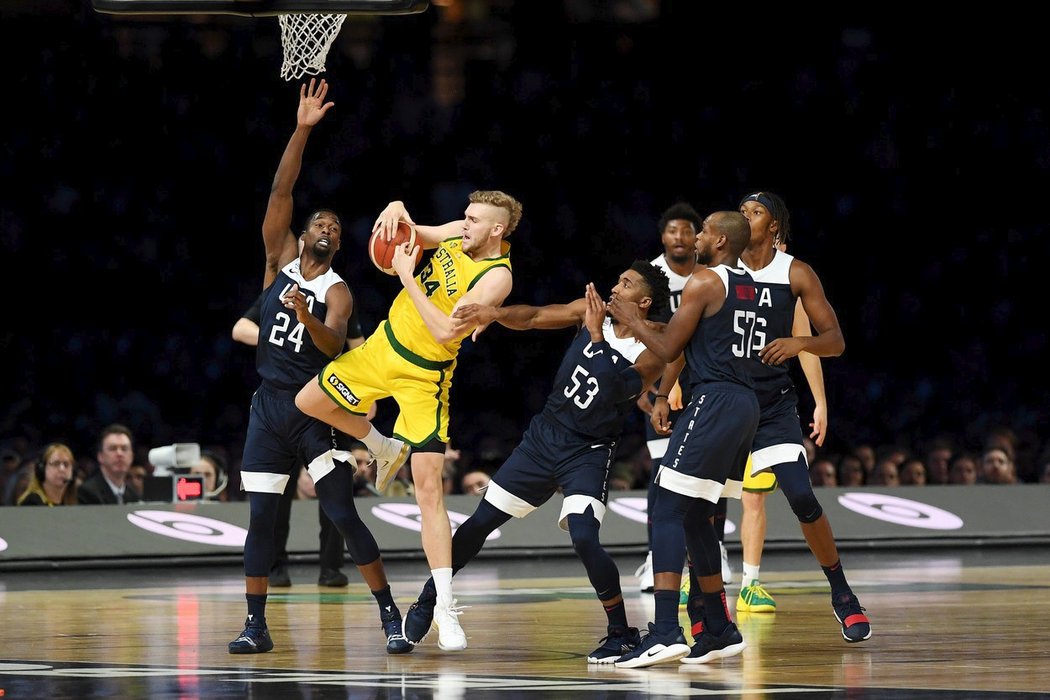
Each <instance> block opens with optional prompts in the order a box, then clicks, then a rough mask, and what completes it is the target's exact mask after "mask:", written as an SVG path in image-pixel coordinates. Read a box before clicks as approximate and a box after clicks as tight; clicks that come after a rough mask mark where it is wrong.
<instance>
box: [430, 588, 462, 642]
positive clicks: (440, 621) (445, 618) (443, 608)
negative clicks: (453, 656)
mask: <svg viewBox="0 0 1050 700" xmlns="http://www.w3.org/2000/svg"><path fill="white" fill-rule="evenodd" d="M462 614H463V608H460V607H457V606H456V599H455V598H452V599H451V600H441V598H438V599H437V603H436V604H435V605H434V626H435V627H437V631H438V646H439V647H440V648H441V649H443V650H445V651H460V650H461V649H466V648H467V635H466V634H465V633H464V632H463V628H462V627H460V626H459V616H460V615H462Z"/></svg>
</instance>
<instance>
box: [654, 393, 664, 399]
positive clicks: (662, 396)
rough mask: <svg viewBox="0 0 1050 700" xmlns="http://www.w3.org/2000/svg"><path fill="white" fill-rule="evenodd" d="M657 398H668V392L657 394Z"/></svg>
mask: <svg viewBox="0 0 1050 700" xmlns="http://www.w3.org/2000/svg"><path fill="white" fill-rule="evenodd" d="M656 398H658V399H666V398H667V394H657V395H656Z"/></svg>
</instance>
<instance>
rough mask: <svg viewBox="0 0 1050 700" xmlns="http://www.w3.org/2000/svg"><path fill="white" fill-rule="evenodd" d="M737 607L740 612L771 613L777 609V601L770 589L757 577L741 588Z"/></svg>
mask: <svg viewBox="0 0 1050 700" xmlns="http://www.w3.org/2000/svg"><path fill="white" fill-rule="evenodd" d="M736 609H737V611H738V612H752V613H771V612H776V611H777V601H775V600H773V596H771V595H769V591H767V590H766V589H765V588H764V587H763V586H762V584H761V583H759V582H758V579H755V580H753V581H751V583H749V584H747V585H746V586H744V587H743V588H741V589H740V595H739V596H737V599H736Z"/></svg>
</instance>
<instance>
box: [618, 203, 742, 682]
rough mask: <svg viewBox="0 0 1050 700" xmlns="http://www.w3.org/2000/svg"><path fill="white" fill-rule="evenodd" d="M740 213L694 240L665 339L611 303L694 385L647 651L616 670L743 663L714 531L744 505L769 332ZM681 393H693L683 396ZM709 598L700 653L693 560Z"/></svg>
mask: <svg viewBox="0 0 1050 700" xmlns="http://www.w3.org/2000/svg"><path fill="white" fill-rule="evenodd" d="M749 237H750V235H749V229H748V225H747V219H745V218H744V217H743V215H742V214H740V213H739V212H729V211H720V212H715V213H713V214H711V215H710V216H708V217H707V218H706V219H704V222H703V226H702V228H701V230H700V235H699V236H697V238H696V256H697V262H698V263H699V264H700V265H703V266H705V267H704V268H702V269H698V270H696V271H695V272H693V274H692V276H691V277H690V279H689V281H688V282H687V283H686V285H685V289H683V290H682V303H681V305H680V306H679V307H678V309H677V310H676V311H675V313H674V315H673V316H671V320H670V321H669V322H668V324H667V327H666V328H665V329H664V331H663V333H658V332H656V331H654V330H652V329H651V328H649V327H648V324H646V323H645V319H644V318H642V317H641V315H640V314H638V312H637V309H635V308H632V307H631V306H630V305H629V304H624V303H621V302H620V301H619V300H618V299H616V298H613V299H611V300H610V301H609V310H610V312H611V313H612V315H613V318H614V319H616V320H618V321H620V322H621V323H623V324H624V325H625V326H627V327H628V328H630V329H631V332H632V333H633V334H634V336H635V337H636V338H638V339H639V340H641V341H642V342H643V343H645V345H646V347H647V348H649V349H650V350H651V351H652V352H653V353H655V354H656V355H658V356H659V357H660V358H661V359H663V360H665V361H667V362H671V361H673V360H675V359H677V358H678V356H679V355H680V354H682V352H683V351H684V352H685V361H686V363H687V364H688V366H689V369H690V371H691V375H690V376H691V377H692V381H693V385H692V387H691V391H690V396H691V397H692V399H691V401H690V402H689V405H688V406H687V407H686V409H685V415H684V416H683V419H681V420H679V421H678V422H677V423H676V424H675V426H674V430H673V432H672V434H671V441H670V444H669V446H668V450H667V454H668V455H671V458H666V457H665V459H664V463H663V464H661V466H660V471H659V472H658V473H657V475H656V482H657V485H658V487H659V488H658V490H657V493H656V499H655V503H654V508H653V514H652V520H653V541H652V543H653V571H654V576H653V578H654V589H653V596H654V598H655V599H656V600H655V602H656V616H655V620H654V621H653V622H651V623H650V624H649V633H648V634H647V635H646V636H645V637H643V638H642V641H641V644H639V645H638V647H637V648H635V649H634V650H632V651H629V652H627V653H626V654H624V655H622V656H620V657H619V658H617V659H616V661H615V662H614V663H615V664H616V666H617V667H623V668H640V667H644V666H651V665H654V664H659V663H666V662H670V661H676V660H678V659H681V658H683V657H688V658H686V660H685V662H686V663H705V662H707V661H710V660H712V659H714V658H723V657H727V656H732V655H734V654H738V653H740V652H741V651H742V650H743V649H744V647H745V646H746V644H745V643H744V640H743V638H742V637H741V636H740V632H739V631H738V630H737V628H736V625H734V624H733V622H732V620H731V618H730V615H729V609H728V607H727V606H726V603H725V584H723V583H722V572H721V555H720V553H719V547H718V535H717V533H716V532H715V527H714V525H713V524H712V518H713V516H714V512H715V507H716V504H717V503H718V499H719V498H721V497H723V496H729V497H735V498H739V496H740V486H741V480H742V478H743V472H744V465H745V464H746V462H747V457H748V451H749V450H750V448H751V441H752V439H753V438H754V435H755V430H756V428H757V427H758V399H757V398H756V397H755V392H754V389H753V386H754V380H753V378H752V369H751V367H750V365H751V360H750V356H751V355H752V353H755V354H757V351H756V350H755V349H754V342H753V337H754V333H755V331H756V330H757V329H760V328H761V319H760V318H758V304H757V300H756V296H755V286H754V281H753V280H752V279H751V276H750V275H748V274H747V273H746V272H745V271H743V270H741V269H738V268H737V267H736V266H737V264H738V256H739V255H740V253H741V252H742V251H743V250H744V248H745V247H746V246H747V243H748V239H749ZM683 393H685V392H684V391H683ZM687 546H688V550H689V556H690V559H691V560H692V562H693V566H694V568H695V569H696V573H697V577H698V579H699V584H700V589H701V590H702V591H703V596H704V603H705V605H704V629H703V630H702V631H701V633H700V634H699V635H698V636H696V637H695V641H696V643H695V644H694V646H693V648H692V650H690V648H689V646H688V645H687V644H686V642H685V637H684V636H683V634H682V628H681V626H680V625H679V624H678V589H679V585H680V584H681V578H682V566H683V564H684V563H685V551H686V547H687Z"/></svg>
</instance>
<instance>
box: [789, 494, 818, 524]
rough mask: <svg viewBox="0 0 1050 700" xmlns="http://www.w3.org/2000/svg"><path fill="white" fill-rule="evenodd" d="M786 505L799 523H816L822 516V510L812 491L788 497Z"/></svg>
mask: <svg viewBox="0 0 1050 700" xmlns="http://www.w3.org/2000/svg"><path fill="white" fill-rule="evenodd" d="M785 495H786V494H785ZM788 505H790V506H791V512H792V513H794V514H795V517H796V518H798V521H799V522H800V523H812V522H816V521H817V519H818V518H820V516H821V515H823V514H824V509H823V508H821V507H820V502H819V501H818V500H817V497H816V495H815V494H814V493H813V492H812V491H809V492H808V493H800V494H795V495H792V496H788Z"/></svg>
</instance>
